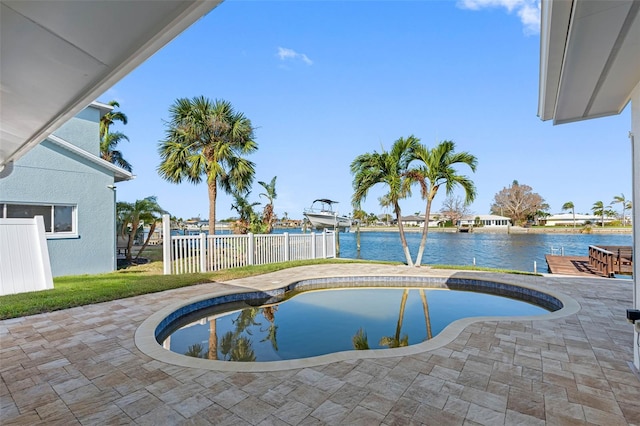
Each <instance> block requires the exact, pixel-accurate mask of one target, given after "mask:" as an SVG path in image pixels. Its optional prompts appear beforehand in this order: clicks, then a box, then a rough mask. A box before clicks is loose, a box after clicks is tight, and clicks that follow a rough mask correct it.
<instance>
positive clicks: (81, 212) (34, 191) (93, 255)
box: [0, 102, 133, 277]
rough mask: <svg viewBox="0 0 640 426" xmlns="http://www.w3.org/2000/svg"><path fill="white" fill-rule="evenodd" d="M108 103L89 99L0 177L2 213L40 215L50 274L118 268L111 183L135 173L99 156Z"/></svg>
mask: <svg viewBox="0 0 640 426" xmlns="http://www.w3.org/2000/svg"><path fill="white" fill-rule="evenodd" d="M111 109H112V107H111V106H109V105H106V104H102V103H99V102H93V103H91V105H89V106H88V107H87V108H85V109H84V110H83V111H81V112H80V113H79V114H77V115H76V116H75V117H73V118H72V119H70V120H69V121H68V122H66V123H65V124H64V125H62V127H60V128H59V129H58V130H56V131H55V132H54V133H53V134H52V135H50V136H49V137H48V138H46V139H45V140H44V141H42V142H41V143H40V144H38V145H37V146H35V147H34V148H32V149H31V150H30V151H29V152H28V153H26V154H25V155H24V156H22V157H21V158H19V159H18V160H16V161H15V162H14V163H13V165H12V167H13V170H12V172H11V173H10V174H8V176H6V177H4V178H2V179H0V218H29V217H34V216H36V215H39V216H43V218H44V225H45V235H46V240H47V247H48V251H49V258H50V261H51V272H52V275H53V276H54V277H55V276H60V275H77V274H94V273H101V272H108V271H113V270H114V269H116V266H117V265H116V261H117V259H116V223H115V203H116V187H115V184H117V183H118V182H122V181H126V180H129V179H131V178H132V177H133V175H132V174H131V173H130V172H128V171H126V170H123V169H121V168H119V167H117V166H115V165H114V164H112V163H110V162H108V161H105V160H103V159H102V158H100V136H99V123H100V118H101V117H102V116H103V115H104V114H105V113H106V112H108V111H110V110H111ZM1 262H2V260H0V267H3V268H4V267H5V266H6V265H2V264H1Z"/></svg>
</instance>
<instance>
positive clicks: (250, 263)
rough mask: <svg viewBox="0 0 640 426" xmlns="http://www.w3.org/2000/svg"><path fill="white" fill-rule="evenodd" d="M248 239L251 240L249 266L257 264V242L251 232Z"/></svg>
mask: <svg viewBox="0 0 640 426" xmlns="http://www.w3.org/2000/svg"><path fill="white" fill-rule="evenodd" d="M247 238H248V239H249V249H248V250H249V253H247V264H248V265H253V264H254V262H255V260H254V255H255V250H256V240H255V238H254V235H253V234H252V233H251V232H249V233H248V234H247Z"/></svg>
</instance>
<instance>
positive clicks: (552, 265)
mask: <svg viewBox="0 0 640 426" xmlns="http://www.w3.org/2000/svg"><path fill="white" fill-rule="evenodd" d="M545 259H546V261H547V266H548V267H549V272H550V273H552V274H561V275H573V276H587V277H605V275H604V274H602V273H600V272H598V271H597V270H596V269H595V268H594V267H592V266H591V265H589V256H556V255H552V254H547V255H545Z"/></svg>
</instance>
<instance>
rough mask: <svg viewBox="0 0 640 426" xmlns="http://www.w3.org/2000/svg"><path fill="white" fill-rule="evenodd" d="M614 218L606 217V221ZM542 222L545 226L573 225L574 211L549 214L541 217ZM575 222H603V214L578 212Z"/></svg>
mask: <svg viewBox="0 0 640 426" xmlns="http://www.w3.org/2000/svg"><path fill="white" fill-rule="evenodd" d="M613 220H615V218H613V217H608V216H605V217H604V223H610V222H611V221H613ZM540 223H542V224H544V225H545V226H573V213H562V214H554V215H551V216H547V217H546V218H544V219H540ZM575 223H576V225H579V226H582V225H585V224H586V223H593V224H598V223H602V216H595V215H587V214H579V213H576V215H575Z"/></svg>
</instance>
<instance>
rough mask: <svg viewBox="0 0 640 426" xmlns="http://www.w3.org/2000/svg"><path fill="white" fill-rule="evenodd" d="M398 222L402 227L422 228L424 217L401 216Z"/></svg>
mask: <svg viewBox="0 0 640 426" xmlns="http://www.w3.org/2000/svg"><path fill="white" fill-rule="evenodd" d="M400 220H401V221H402V224H403V225H404V226H424V216H416V215H409V216H402V217H401V218H400Z"/></svg>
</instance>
